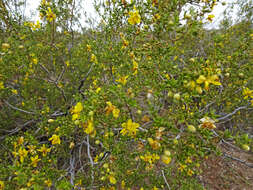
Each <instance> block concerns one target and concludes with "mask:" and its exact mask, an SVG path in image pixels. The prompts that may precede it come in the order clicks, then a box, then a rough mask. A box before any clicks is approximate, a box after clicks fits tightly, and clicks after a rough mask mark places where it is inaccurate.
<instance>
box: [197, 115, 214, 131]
mask: <svg viewBox="0 0 253 190" xmlns="http://www.w3.org/2000/svg"><path fill="white" fill-rule="evenodd" d="M200 122H201V124H200V125H199V127H200V128H206V129H215V128H216V126H215V125H214V123H215V121H214V120H212V119H210V118H209V117H204V118H202V119H200Z"/></svg>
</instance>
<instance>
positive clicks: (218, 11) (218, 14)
mask: <svg viewBox="0 0 253 190" xmlns="http://www.w3.org/2000/svg"><path fill="white" fill-rule="evenodd" d="M221 2H226V5H225V6H223V5H222V4H221V3H218V5H216V6H215V8H214V10H213V12H212V13H210V14H213V15H215V18H214V20H213V22H212V23H210V24H208V25H206V28H209V29H211V28H218V26H219V23H220V21H221V20H222V18H223V17H222V13H223V11H224V10H225V9H226V8H227V7H228V5H229V4H231V3H233V2H235V0H223V1H221ZM39 3H40V0H27V9H26V13H25V14H26V15H27V16H31V13H35V16H33V17H32V18H34V19H33V20H34V21H35V20H38V19H39V16H38V12H37V10H36V9H37V7H38V5H39ZM83 7H84V8H85V11H86V12H87V15H88V16H89V17H90V16H91V17H93V18H95V19H96V18H97V16H96V13H95V9H94V7H93V0H83ZM231 14H232V15H231V16H232V17H233V15H235V14H236V13H235V12H234V13H231ZM85 19H86V18H83V19H82V20H85ZM82 25H83V26H86V24H85V23H84V21H83V23H82Z"/></svg>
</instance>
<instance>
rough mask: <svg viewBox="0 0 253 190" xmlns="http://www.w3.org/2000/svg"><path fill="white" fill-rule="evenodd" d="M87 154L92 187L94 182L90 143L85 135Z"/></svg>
mask: <svg viewBox="0 0 253 190" xmlns="http://www.w3.org/2000/svg"><path fill="white" fill-rule="evenodd" d="M87 154H88V157H89V160H90V164H91V167H92V168H91V179H92V181H91V185H93V182H94V171H93V167H94V161H93V159H92V157H91V155H90V142H89V135H87Z"/></svg>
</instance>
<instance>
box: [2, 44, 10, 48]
mask: <svg viewBox="0 0 253 190" xmlns="http://www.w3.org/2000/svg"><path fill="white" fill-rule="evenodd" d="M10 47H11V46H10V44H8V43H2V48H3V49H9V48H10Z"/></svg>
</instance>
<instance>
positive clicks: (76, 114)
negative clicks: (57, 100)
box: [71, 102, 83, 121]
mask: <svg viewBox="0 0 253 190" xmlns="http://www.w3.org/2000/svg"><path fill="white" fill-rule="evenodd" d="M82 110H83V105H82V103H81V102H78V103H77V104H76V105H75V106H74V108H73V109H72V110H71V113H72V120H73V121H75V120H77V119H78V118H79V117H80V112H81V111H82Z"/></svg>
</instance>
